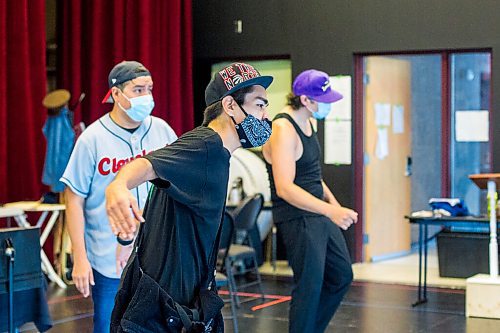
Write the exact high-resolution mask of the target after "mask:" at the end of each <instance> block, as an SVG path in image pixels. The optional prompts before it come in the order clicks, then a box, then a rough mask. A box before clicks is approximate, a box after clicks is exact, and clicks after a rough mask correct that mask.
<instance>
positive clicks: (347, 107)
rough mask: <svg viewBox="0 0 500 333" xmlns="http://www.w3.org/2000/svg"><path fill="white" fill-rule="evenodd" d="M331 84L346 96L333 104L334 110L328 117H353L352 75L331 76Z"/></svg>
mask: <svg viewBox="0 0 500 333" xmlns="http://www.w3.org/2000/svg"><path fill="white" fill-rule="evenodd" d="M330 84H331V87H332V89H333V90H335V91H338V92H339V93H341V94H342V96H344V98H342V99H341V100H340V101H338V102H335V103H333V104H332V111H331V112H330V113H329V114H328V116H327V118H326V119H330V120H335V119H341V120H345V119H351V118H352V101H351V77H350V76H346V75H340V76H331V77H330Z"/></svg>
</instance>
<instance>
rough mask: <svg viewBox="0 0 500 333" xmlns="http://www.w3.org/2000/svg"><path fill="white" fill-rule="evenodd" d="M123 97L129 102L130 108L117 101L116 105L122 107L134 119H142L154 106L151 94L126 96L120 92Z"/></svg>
mask: <svg viewBox="0 0 500 333" xmlns="http://www.w3.org/2000/svg"><path fill="white" fill-rule="evenodd" d="M122 95H123V97H125V99H126V100H127V101H129V103H130V108H129V109H125V108H124V107H123V106H121V104H120V102H118V106H119V107H120V109H122V110H123V111H124V112H125V113H126V114H127V116H129V117H130V119H132V120H134V121H138V122H140V121H143V120H144V119H146V117H147V116H149V115H150V114H151V112H152V111H153V108H154V107H155V102H154V100H153V96H152V95H151V94H148V95H143V96H138V97H133V98H128V97H127V96H125V94H124V93H122Z"/></svg>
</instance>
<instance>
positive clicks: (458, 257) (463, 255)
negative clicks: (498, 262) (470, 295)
mask: <svg viewBox="0 0 500 333" xmlns="http://www.w3.org/2000/svg"><path fill="white" fill-rule="evenodd" d="M489 242H490V235H489V234H487V233H475V232H450V231H447V230H444V231H441V232H440V233H439V234H438V235H437V247H438V261H439V276H440V277H453V278H468V277H471V276H473V275H476V274H479V273H484V274H488V273H489ZM499 252H500V251H499Z"/></svg>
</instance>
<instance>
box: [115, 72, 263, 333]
mask: <svg viewBox="0 0 500 333" xmlns="http://www.w3.org/2000/svg"><path fill="white" fill-rule="evenodd" d="M272 80H273V78H272V77H270V76H261V75H260V74H259V72H258V71H257V70H256V69H255V68H254V67H252V66H250V65H248V64H244V63H233V64H231V65H229V66H227V67H225V68H223V69H221V70H220V71H218V72H217V73H216V74H215V75H214V77H213V78H212V80H211V81H210V83H209V84H208V86H207V88H206V90H205V101H206V105H207V107H206V109H205V113H204V120H203V125H202V126H200V127H197V128H195V129H194V130H192V131H190V132H187V133H186V134H184V135H183V136H181V137H180V138H179V139H178V140H177V141H176V142H174V143H173V144H172V145H170V146H168V147H165V148H162V149H160V150H157V151H155V152H153V153H151V154H149V155H147V156H144V158H139V159H137V160H135V161H133V162H132V163H129V164H128V165H126V166H125V167H124V168H123V169H122V170H120V172H119V173H118V176H117V177H116V178H115V180H114V181H113V182H112V183H111V184H110V185H109V187H108V188H107V190H106V206H107V210H108V216H109V220H110V223H111V228H112V229H113V232H114V233H115V234H117V235H118V237H120V238H124V239H129V238H131V237H133V234H134V232H135V231H136V228H137V223H138V222H139V221H141V222H144V221H145V223H143V224H141V225H140V231H139V234H138V236H137V240H136V242H135V245H134V246H135V247H136V250H135V251H133V254H132V256H131V257H130V259H129V262H128V263H127V267H126V268H125V270H124V274H123V275H122V288H121V289H120V291H119V292H118V296H117V298H116V302H115V308H114V310H113V315H112V323H111V331H113V332H115V331H116V332H121V331H122V330H124V329H126V327H142V328H143V329H145V330H149V331H154V332H160V331H161V332H181V330H183V327H184V329H185V331H187V332H198V330H199V331H200V332H205V330H207V331H208V330H209V329H211V331H212V332H222V331H223V321H222V317H221V314H220V309H221V307H222V306H223V302H222V301H221V300H220V298H218V296H217V295H216V294H215V293H214V286H215V283H214V271H213V268H214V266H213V264H214V260H212V259H215V258H216V255H217V252H218V251H217V250H218V244H217V242H216V238H217V237H216V235H217V234H218V228H219V225H220V223H221V219H222V217H223V211H224V204H225V201H226V194H227V193H226V192H227V182H228V177H229V158H230V156H231V153H232V152H233V151H234V150H236V149H237V148H239V147H257V146H261V145H262V144H264V143H265V142H266V141H267V139H268V138H269V136H270V135H271V126H270V122H269V121H268V120H267V112H266V107H267V105H268V100H267V95H266V88H267V87H268V86H269V85H270V84H271V82H272ZM146 181H152V183H153V184H154V188H153V190H152V191H151V192H150V196H149V200H148V202H147V205H146V208H145V209H144V213H143V214H144V215H142V214H141V212H140V210H139V208H138V207H137V202H136V200H135V198H134V197H133V196H132V195H131V194H130V192H129V191H128V190H130V189H133V188H134V187H136V186H138V185H140V184H142V183H143V182H146ZM130 211H132V212H133V214H131V213H130ZM143 216H144V217H143ZM212 254H214V256H211V255H212ZM207 295H210V297H207ZM207 299H208V301H207ZM135 300H140V302H136V301H135ZM174 301H175V302H176V303H174ZM198 301H201V307H202V308H203V310H201V314H200V317H199V318H196V315H192V316H191V317H189V314H192V313H195V311H192V310H190V309H193V308H197V309H198V310H200V302H198ZM183 312H186V313H187V315H184V314H183ZM209 326H210V328H209Z"/></svg>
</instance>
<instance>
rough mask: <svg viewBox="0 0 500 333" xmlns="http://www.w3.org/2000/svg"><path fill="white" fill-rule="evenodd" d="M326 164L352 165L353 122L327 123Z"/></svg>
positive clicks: (330, 121)
mask: <svg viewBox="0 0 500 333" xmlns="http://www.w3.org/2000/svg"><path fill="white" fill-rule="evenodd" d="M324 160H325V164H351V163H352V161H351V121H350V120H338V121H335V120H326V121H325V145H324Z"/></svg>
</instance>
